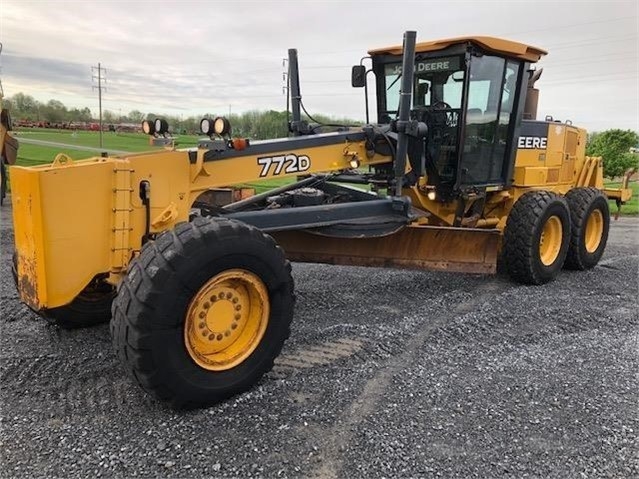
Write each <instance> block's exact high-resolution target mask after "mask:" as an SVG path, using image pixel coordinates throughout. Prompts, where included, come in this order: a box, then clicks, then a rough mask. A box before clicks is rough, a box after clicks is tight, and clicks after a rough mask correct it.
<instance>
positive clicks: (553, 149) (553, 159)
mask: <svg viewBox="0 0 639 479" xmlns="http://www.w3.org/2000/svg"><path fill="white" fill-rule="evenodd" d="M566 128H567V127H566V125H564V124H563V123H556V124H554V125H553V124H551V125H549V126H548V143H547V145H548V146H547V147H546V166H561V164H562V162H563V160H564V145H565V144H566Z"/></svg>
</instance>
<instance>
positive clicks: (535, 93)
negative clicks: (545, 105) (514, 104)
mask: <svg viewBox="0 0 639 479" xmlns="http://www.w3.org/2000/svg"><path fill="white" fill-rule="evenodd" d="M543 71H544V69H543V68H540V69H539V70H531V71H530V78H528V88H527V89H526V104H525V105H524V120H536V119H537V104H538V103H539V90H538V89H537V88H535V83H536V82H537V80H539V77H540V76H541V74H542V72H543Z"/></svg>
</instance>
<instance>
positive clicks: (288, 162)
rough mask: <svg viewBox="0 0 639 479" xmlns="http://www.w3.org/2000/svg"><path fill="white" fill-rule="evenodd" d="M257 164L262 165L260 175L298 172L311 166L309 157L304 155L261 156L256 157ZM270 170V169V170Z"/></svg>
mask: <svg viewBox="0 0 639 479" xmlns="http://www.w3.org/2000/svg"><path fill="white" fill-rule="evenodd" d="M257 164H258V165H260V166H261V167H262V171H260V177H263V176H268V175H269V173H272V174H273V175H280V174H282V173H284V174H290V173H300V172H302V171H306V170H308V169H309V168H310V167H311V159H310V158H309V157H308V156H306V155H299V156H298V155H294V154H293V153H289V154H288V155H281V156H263V157H262V158H258V159H257ZM271 170H272V171H271Z"/></svg>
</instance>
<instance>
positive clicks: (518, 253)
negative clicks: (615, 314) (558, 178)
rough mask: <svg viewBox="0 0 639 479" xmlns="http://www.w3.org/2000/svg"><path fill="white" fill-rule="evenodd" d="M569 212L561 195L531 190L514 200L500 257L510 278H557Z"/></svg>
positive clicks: (522, 280) (526, 280) (530, 280)
mask: <svg viewBox="0 0 639 479" xmlns="http://www.w3.org/2000/svg"><path fill="white" fill-rule="evenodd" d="M569 235H570V214H569V211H568V204H567V203H566V200H565V199H564V198H562V197H561V196H558V195H556V194H554V193H551V192H548V191H530V192H528V193H526V194H524V195H523V196H521V198H519V200H517V202H516V203H515V205H514V206H513V209H512V211H511V212H510V214H509V215H508V220H507V222H506V229H505V231H504V240H503V241H504V244H503V259H504V262H505V266H506V270H507V271H508V274H509V275H510V277H511V278H513V279H514V280H515V281H517V282H520V283H524V284H544V283H547V282H549V281H552V280H553V279H555V278H556V277H557V275H558V274H559V271H560V270H561V268H562V266H563V264H564V261H565V259H566V255H567V253H568V242H569Z"/></svg>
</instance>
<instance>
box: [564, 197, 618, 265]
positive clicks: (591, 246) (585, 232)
mask: <svg viewBox="0 0 639 479" xmlns="http://www.w3.org/2000/svg"><path fill="white" fill-rule="evenodd" d="M566 201H568V207H569V208H570V224H571V228H570V247H569V248H568V256H567V257H566V264H565V265H564V266H565V268H566V269H573V270H582V271H583V270H586V269H589V268H592V267H594V266H595V265H596V264H597V263H598V262H599V260H600V259H601V256H602V255H603V252H604V249H606V243H607V241H608V230H609V229H610V208H609V207H608V200H607V199H606V197H605V196H604V195H603V193H602V192H601V191H600V190H598V189H597V188H573V189H572V190H570V191H568V193H566Z"/></svg>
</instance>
